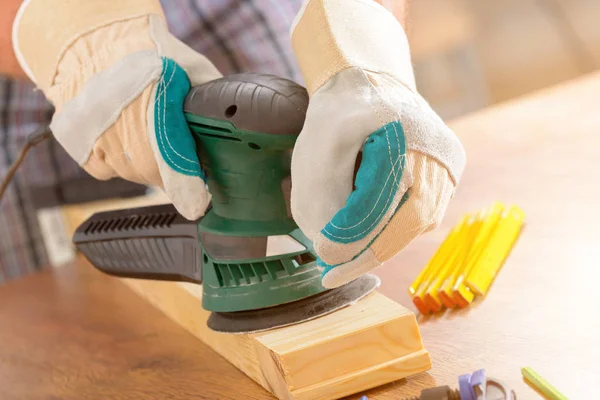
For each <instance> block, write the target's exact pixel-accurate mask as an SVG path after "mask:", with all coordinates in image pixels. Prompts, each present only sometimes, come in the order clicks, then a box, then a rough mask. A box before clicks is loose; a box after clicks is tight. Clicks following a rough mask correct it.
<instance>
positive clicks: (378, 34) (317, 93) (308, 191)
mask: <svg viewBox="0 0 600 400" xmlns="http://www.w3.org/2000/svg"><path fill="white" fill-rule="evenodd" d="M291 36H292V44H293V48H294V52H295V54H296V56H297V59H298V62H299V65H300V69H301V72H302V75H303V78H304V81H305V83H306V86H307V89H308V92H309V96H310V101H309V106H308V111H307V115H306V121H305V124H304V127H303V129H302V132H301V133H300V136H299V138H298V141H297V143H296V145H295V148H294V152H293V156H292V194H291V208H292V213H293V216H294V219H295V220H296V222H297V223H298V226H299V227H300V229H301V230H302V231H303V232H304V233H305V234H306V235H307V236H308V237H309V238H310V239H311V240H312V241H313V243H314V248H315V251H316V253H317V255H318V257H319V259H318V261H317V262H318V264H319V265H320V266H321V267H322V268H323V278H322V283H323V286H325V287H328V288H333V287H337V286H340V285H342V284H345V283H347V282H349V281H351V280H353V279H355V278H357V277H359V276H361V275H362V274H364V273H366V272H369V271H371V270H373V269H374V268H376V267H378V266H380V265H381V264H383V263H384V262H385V261H387V260H389V259H390V258H392V257H393V256H394V255H396V254H397V253H398V252H399V251H400V250H402V249H403V248H404V247H405V246H406V245H408V244H409V243H410V242H411V241H412V240H413V239H414V238H416V237H417V236H419V235H420V234H422V233H423V232H426V231H429V230H431V229H433V228H435V227H436V226H437V225H438V224H439V223H440V221H441V220H442V217H443V215H444V213H445V211H446V208H447V206H448V203H449V201H450V199H451V198H452V196H453V194H454V191H455V188H456V185H457V184H458V182H459V179H460V176H461V174H462V172H463V169H464V165H465V154H464V150H463V147H462V145H461V143H460V141H459V140H458V138H457V137H456V136H455V135H454V134H453V132H452V131H451V130H450V129H449V128H448V127H447V126H446V125H445V124H444V122H443V121H442V120H441V119H440V118H439V117H438V115H436V113H435V112H434V111H433V110H432V109H431V107H430V106H429V105H428V104H427V102H426V101H425V100H424V99H423V98H422V97H421V96H420V95H419V93H418V92H417V90H416V85H415V79H414V74H413V70H412V65H411V59H410V51H409V45H408V40H407V38H406V35H405V32H404V30H403V28H402V26H401V25H400V24H399V23H398V21H397V20H396V19H395V18H394V17H393V15H392V14H391V13H390V12H388V11H387V10H386V9H385V8H384V7H382V6H381V5H379V4H378V3H376V2H375V1H373V0H308V1H305V3H304V5H303V7H302V10H301V11H300V13H299V15H298V16H297V18H296V21H295V22H294V25H293V27H292V32H291ZM359 154H361V155H362V159H361V161H360V167H359V169H358V172H357V173H356V176H355V164H356V161H357V157H358V156H359Z"/></svg>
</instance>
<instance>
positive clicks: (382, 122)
mask: <svg viewBox="0 0 600 400" xmlns="http://www.w3.org/2000/svg"><path fill="white" fill-rule="evenodd" d="M361 72H362V73H363V75H364V76H365V78H366V80H367V82H368V85H369V87H370V88H371V89H373V90H374V91H375V92H376V93H377V94H379V93H378V92H377V90H376V89H375V87H374V86H373V84H372V83H371V82H370V81H369V80H368V77H366V74H365V73H364V71H362V70H361ZM354 79H355V83H356V85H357V88H360V82H359V81H358V78H357V77H354ZM378 97H379V101H380V102H381V105H382V107H383V109H384V110H386V112H387V114H388V116H389V117H390V119H392V115H391V113H390V112H389V110H388V109H387V108H386V107H385V105H384V104H383V100H382V99H381V96H378ZM369 105H370V106H371V109H372V110H373V112H374V113H375V115H376V116H377V118H378V119H379V122H381V124H382V125H383V127H384V129H385V132H386V135H385V137H386V141H387V144H388V155H389V158H390V165H391V171H390V175H391V174H393V175H394V183H395V184H396V189H398V188H399V187H400V181H399V180H398V174H397V173H396V169H395V166H396V164H397V163H398V162H399V161H400V160H402V159H403V157H405V156H406V155H405V154H403V155H401V156H399V157H398V160H397V161H396V162H395V163H394V162H393V161H392V152H391V144H390V140H389V131H388V126H389V124H385V122H384V120H383V118H382V117H381V114H379V112H378V111H377V109H376V108H375V106H374V105H373V104H372V103H371V102H370V101H369ZM392 122H399V121H398V120H397V119H396V120H393V121H392ZM394 132H395V135H396V139H397V141H396V143H397V149H398V153H400V137H399V136H398V130H397V129H396V125H395V124H394ZM390 175H388V178H387V179H386V182H385V184H384V185H383V188H382V189H381V191H380V193H379V196H378V198H377V201H376V202H375V204H374V205H373V207H372V208H371V210H370V211H369V213H368V214H367V215H366V216H365V217H364V218H363V219H362V220H361V221H359V222H357V223H356V224H355V225H353V226H350V227H345V228H344V227H339V226H337V225H335V224H334V223H333V221H330V222H329V224H330V225H331V226H332V227H334V228H336V229H339V230H349V229H353V228H355V227H357V226H360V225H361V224H362V223H364V222H365V221H366V219H367V218H368V217H369V216H370V215H371V214H372V213H373V211H374V210H375V207H376V206H377V204H379V200H380V199H381V195H382V193H383V191H384V190H385V188H386V187H387V182H388V181H389V177H390ZM393 197H394V196H393V191H390V194H389V195H388V198H387V200H386V204H385V207H384V208H383V209H382V211H381V212H380V213H379V215H378V216H377V218H376V219H375V221H374V222H373V223H371V225H370V226H369V227H368V228H367V229H365V230H364V231H362V232H361V233H359V234H357V235H354V236H348V237H341V236H336V235H334V234H332V233H331V232H330V231H329V230H327V226H325V228H324V230H325V232H326V233H327V234H329V235H331V236H332V237H334V238H337V239H352V238H354V237H357V236H361V235H362V234H364V233H365V232H367V231H368V230H370V229H371V228H372V227H373V226H374V225H375V224H377V223H378V222H380V221H379V218H380V217H381V215H382V214H384V213H385V212H387V206H388V204H389V203H390V199H392V198H393Z"/></svg>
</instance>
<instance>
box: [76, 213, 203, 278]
mask: <svg viewBox="0 0 600 400" xmlns="http://www.w3.org/2000/svg"><path fill="white" fill-rule="evenodd" d="M73 243H74V245H75V247H76V248H77V250H78V251H79V252H81V253H82V254H83V255H84V256H85V257H86V258H87V259H88V261H89V262H90V263H91V264H92V265H93V266H94V267H96V268H97V269H99V270H100V271H102V272H104V273H106V274H108V275H113V276H119V277H126V278H138V279H153V280H169V281H183V282H194V283H202V250H201V248H200V246H199V244H198V228H197V223H196V222H193V221H188V220H187V219H185V218H184V217H182V216H181V215H180V214H179V213H178V212H177V211H176V209H175V207H173V206H172V205H170V204H164V205H158V206H150V207H140V208H130V209H126V210H115V211H107V212H101V213H96V214H94V215H92V216H91V217H90V218H89V219H87V220H86V221H85V222H84V223H82V224H81V225H80V226H79V227H78V228H77V230H76V231H75V234H74V236H73Z"/></svg>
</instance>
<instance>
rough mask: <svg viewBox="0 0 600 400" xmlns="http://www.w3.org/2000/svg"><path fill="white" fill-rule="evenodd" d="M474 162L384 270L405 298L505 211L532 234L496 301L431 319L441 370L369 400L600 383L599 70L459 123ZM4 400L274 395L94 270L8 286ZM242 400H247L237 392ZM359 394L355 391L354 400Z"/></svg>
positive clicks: (388, 284)
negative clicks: (479, 373)
mask: <svg viewBox="0 0 600 400" xmlns="http://www.w3.org/2000/svg"><path fill="white" fill-rule="evenodd" d="M450 125H451V127H452V128H453V129H454V130H455V131H456V132H457V134H458V135H459V136H460V137H461V139H462V141H463V143H464V144H465V147H466V149H467V154H468V158H469V159H468V166H467V170H466V172H465V174H464V177H463V180H462V183H461V186H460V187H459V190H458V192H457V194H456V196H455V198H454V200H453V202H452V203H451V205H450V208H449V210H448V213H447V216H446V218H445V220H444V222H443V224H442V226H441V227H440V228H439V229H438V230H436V231H434V232H432V233H429V234H427V235H425V236H422V237H421V238H419V239H417V240H416V241H415V242H414V243H413V244H412V245H410V246H409V247H408V248H407V249H406V250H405V251H403V252H402V253H401V254H400V255H399V256H397V257H396V258H395V259H394V260H393V261H392V262H390V263H388V265H386V266H384V267H382V268H381V269H380V270H379V271H378V274H379V275H380V276H381V278H382V280H383V284H382V287H381V291H382V292H383V293H384V294H385V295H387V296H389V297H391V298H393V299H394V300H396V301H398V302H399V303H401V304H403V305H406V306H408V307H411V308H412V305H411V303H410V300H409V297H408V294H407V292H406V290H407V287H408V285H409V283H410V282H411V281H412V280H413V278H414V277H415V276H416V275H417V273H418V271H419V270H420V269H421V268H422V267H423V265H424V264H425V263H426V261H427V260H428V259H429V257H430V256H431V254H432V253H433V252H434V251H435V249H436V248H437V246H439V244H440V242H441V241H442V239H443V238H444V236H445V235H446V234H447V232H448V231H449V229H450V228H451V227H452V226H453V225H454V224H455V223H456V222H457V221H458V220H459V218H460V217H461V216H462V215H463V214H464V213H467V212H473V211H476V210H478V209H480V208H482V207H485V206H487V205H489V204H490V203H492V202H493V201H496V200H499V201H504V202H507V203H514V204H517V205H519V206H521V207H522V208H523V209H524V210H525V212H526V213H527V226H526V228H525V230H524V232H523V234H522V236H521V238H520V239H519V241H518V243H517V246H516V247H515V249H514V250H513V252H512V254H511V256H510V258H509V259H508V261H507V263H506V265H505V266H504V268H503V269H502V271H501V273H500V274H499V276H498V278H497V279H496V282H495V283H494V285H493V286H492V288H491V289H490V292H489V294H488V296H487V298H485V299H484V300H482V301H478V302H477V303H475V304H473V305H472V307H470V308H469V309H465V310H460V311H450V312H447V313H445V314H444V315H441V316H437V317H430V318H420V326H421V333H422V335H423V340H424V344H425V347H426V348H427V349H428V350H429V352H430V353H431V356H432V361H433V368H432V369H431V370H430V371H429V372H428V373H427V374H422V375H420V376H417V377H414V378H411V379H408V380H403V381H399V382H396V383H392V384H389V385H386V386H383V387H381V388H377V389H374V390H372V391H370V392H368V393H367V395H368V396H369V399H390V400H391V399H394V400H397V399H399V398H401V397H402V396H404V395H407V394H414V393H415V392H416V391H417V390H418V389H420V388H421V387H423V386H432V385H442V384H450V385H452V386H456V384H457V377H458V375H460V374H463V373H466V372H472V371H474V370H477V369H480V368H485V369H486V370H487V373H488V375H490V376H494V377H496V378H498V379H501V380H503V381H505V382H507V383H509V384H510V385H511V386H513V388H514V389H515V390H516V392H517V395H518V398H519V399H529V398H531V399H535V398H539V397H538V396H537V395H536V394H535V392H534V391H533V390H532V389H530V388H529V387H528V386H527V385H526V384H525V383H524V382H523V381H522V379H521V374H520V368H521V367H523V366H531V367H532V368H534V369H535V370H537V371H538V372H539V373H540V374H541V375H542V376H544V377H545V378H547V379H548V380H549V381H550V382H552V383H554V384H555V385H556V386H557V387H558V388H559V389H560V390H561V391H562V392H563V393H564V394H566V395H567V396H568V397H569V398H573V399H582V398H589V396H590V395H591V394H592V395H593V394H594V393H595V392H596V391H597V390H596V389H595V388H594V386H593V385H594V384H595V383H596V380H597V377H599V376H600V364H598V363H597V361H598V360H600V344H598V339H599V338H600V322H598V318H597V317H596V313H595V312H594V309H595V306H596V305H597V304H600V291H599V290H598V289H597V286H598V279H600V241H599V236H600V235H599V233H598V230H597V228H598V223H597V222H598V221H600V206H598V203H599V201H598V197H599V196H600V164H599V163H600V132H599V131H600V74H595V75H591V76H587V77H584V78H581V79H579V80H577V81H573V82H570V83H568V84H565V85H561V86H558V87H554V88H551V89H548V90H545V91H543V92H539V93H537V94H535V95H533V96H530V97H527V98H523V99H519V100H517V101H514V102H511V103H507V104H504V105H500V106H498V107H494V108H490V109H487V110H483V111H481V112H478V113H476V114H473V115H469V116H466V117H464V118H461V119H459V120H456V121H453V122H452V123H451V124H450ZM0 326H1V327H2V328H0V344H1V345H0V398H1V399H96V398H111V399H166V398H171V399H179V398H181V399H188V398H202V399H239V398H249V399H269V398H272V397H271V396H270V395H269V394H268V393H267V392H266V391H264V390H263V389H262V388H261V387H260V386H258V385H257V384H255V383H254V382H252V381H251V380H250V379H249V378H246V377H245V375H243V374H242V373H241V372H239V371H238V370H237V369H235V368H234V367H233V366H231V365H230V364H228V363H227V362H226V361H224V359H222V358H220V357H219V356H218V355H217V354H216V353H214V352H213V351H212V350H210V349H209V348H208V347H206V346H205V345H204V344H202V343H201V342H200V341H199V340H197V339H195V338H194V337H193V336H192V335H191V334H188V333H187V332H186V331H184V330H183V329H182V328H180V327H179V326H177V325H175V324H174V323H172V322H171V321H170V320H168V319H167V318H166V317H165V316H164V315H163V314H161V313H160V312H159V311H157V310H156V309H154V308H153V307H152V306H150V305H149V304H147V303H145V302H144V301H143V300H141V299H140V298H139V297H137V296H136V295H135V294H134V293H133V292H131V291H130V290H129V289H128V288H127V287H125V286H124V285H123V284H121V283H120V282H119V281H117V280H115V279H112V278H109V277H106V276H103V275H101V274H100V273H98V272H96V271H94V270H92V269H91V268H90V267H89V266H87V265H85V263H84V262H81V261H79V262H77V263H74V264H73V265H68V266H65V267H62V268H58V269H56V270H54V271H48V272H44V273H40V274H37V275H35V276H31V277H28V278H25V279H22V280H20V281H16V282H13V283H10V284H8V285H6V286H4V287H2V288H0ZM242 395H243V397H240V396H242ZM359 397H360V396H359V395H357V396H352V397H351V398H353V399H358V398H359Z"/></svg>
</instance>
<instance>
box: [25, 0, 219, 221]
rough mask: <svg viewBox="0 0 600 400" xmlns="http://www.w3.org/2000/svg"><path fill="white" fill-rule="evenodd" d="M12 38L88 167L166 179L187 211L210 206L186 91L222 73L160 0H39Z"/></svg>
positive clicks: (66, 143) (57, 130)
mask: <svg viewBox="0 0 600 400" xmlns="http://www.w3.org/2000/svg"><path fill="white" fill-rule="evenodd" d="M13 42H14V48H15V52H16V54H17V58H18V59H19V61H20V64H21V66H22V67H23V69H24V70H25V72H26V73H27V74H28V76H29V77H30V78H31V79H32V80H33V81H34V82H35V83H36V85H37V86H38V87H39V88H40V89H41V90H42V91H43V92H44V94H45V95H46V97H47V98H48V99H49V100H50V101H51V102H52V103H53V104H54V106H55V108H56V113H55V115H54V118H53V121H52V124H51V129H52V131H53V133H54V136H55V137H56V138H57V140H58V141H59V142H60V143H61V144H62V146H63V147H65V149H66V150H67V152H68V153H69V154H70V155H71V156H72V157H73V158H74V159H75V160H76V161H77V162H78V163H79V164H80V165H81V166H82V167H83V168H84V169H85V170H86V171H87V172H89V173H90V174H91V175H92V176H94V177H95V178H98V179H103V180H104V179H110V178H112V177H115V176H120V177H122V178H124V179H126V180H129V181H133V182H138V183H142V184H147V185H154V186H159V187H161V188H163V189H164V190H165V192H166V194H167V196H168V197H169V199H170V200H171V201H172V203H173V204H174V205H175V207H176V208H177V209H178V211H179V212H180V213H181V214H182V215H183V216H184V217H186V218H188V219H196V218H198V217H200V216H202V215H203V214H204V212H205V210H206V208H207V207H208V204H209V202H210V194H209V193H208V190H207V187H206V184H205V181H204V174H203V171H202V170H201V168H200V163H199V161H198V157H197V156H196V146H195V144H194V140H193V137H192V134H191V132H190V130H189V128H188V126H187V123H186V120H185V118H184V114H183V101H184V99H185V96H186V95H187V93H188V91H189V89H190V86H191V85H198V84H202V83H204V82H207V81H210V80H213V79H217V78H219V77H220V76H221V75H220V73H219V72H218V71H217V69H216V68H215V67H214V66H213V65H212V64H211V63H210V62H209V61H208V59H206V58H205V57H204V56H202V55H200V54H198V53H196V52H194V51H193V50H192V49H190V48H189V47H187V46H186V45H185V44H183V43H181V42H180V41H178V40H177V39H176V38H175V37H174V36H172V35H171V34H170V33H169V31H168V28H167V25H166V22H165V20H164V16H163V13H162V9H161V7H160V3H159V2H158V0H121V1H118V2H112V1H111V2H107V1H104V0H86V1H76V2H74V1H69V0H31V1H29V2H25V3H24V5H23V6H22V7H21V9H20V12H19V14H18V17H17V18H16V20H15V28H14V34H13Z"/></svg>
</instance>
